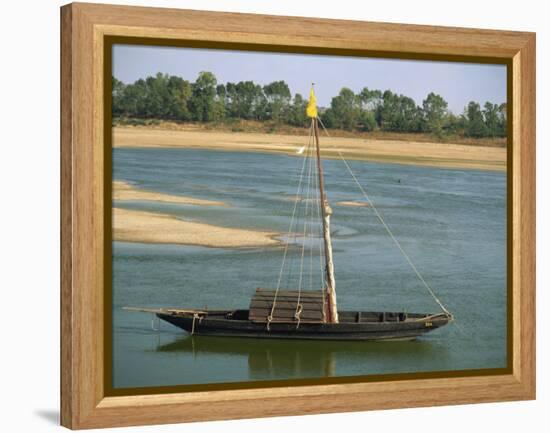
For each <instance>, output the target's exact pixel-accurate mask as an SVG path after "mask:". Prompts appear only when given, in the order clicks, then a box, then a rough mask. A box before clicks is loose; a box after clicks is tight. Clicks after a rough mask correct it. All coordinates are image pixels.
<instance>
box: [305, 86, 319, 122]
mask: <svg viewBox="0 0 550 433" xmlns="http://www.w3.org/2000/svg"><path fill="white" fill-rule="evenodd" d="M306 113H307V116H308V117H312V118H315V117H317V98H316V97H315V92H313V86H311V90H310V91H309V102H308V103H307V109H306Z"/></svg>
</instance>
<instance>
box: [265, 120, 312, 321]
mask: <svg viewBox="0 0 550 433" xmlns="http://www.w3.org/2000/svg"><path fill="white" fill-rule="evenodd" d="M312 136H313V121H312V122H311V128H310V135H309V142H308V144H307V151H308V152H309V148H310V146H311V142H312V139H311V138H312ZM306 161H307V152H306V157H305V158H304V162H303V164H302V169H301V170H300V179H299V182H298V188H297V190H296V200H295V201H294V209H293V210H292V217H291V218H290V225H289V228H288V235H287V240H286V243H285V249H284V253H283V262H282V264H281V270H280V271H279V278H278V280H277V288H276V289H275V295H274V296H273V305H272V306H271V312H270V314H269V315H268V316H267V330H268V331H269V325H270V323H271V322H272V321H273V312H274V311H275V306H276V304H277V295H278V294H279V289H280V287H281V279H282V278H283V270H284V266H285V261H286V256H287V253H288V245H289V243H290V242H289V238H290V236H291V233H292V227H293V226H294V217H295V215H296V208H297V207H298V201H299V200H298V197H299V195H300V191H301V188H302V180H303V177H304V169H305V166H306Z"/></svg>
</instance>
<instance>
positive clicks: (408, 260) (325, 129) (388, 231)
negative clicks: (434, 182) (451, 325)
mask: <svg viewBox="0 0 550 433" xmlns="http://www.w3.org/2000/svg"><path fill="white" fill-rule="evenodd" d="M317 119H318V121H319V123H320V124H321V126H322V127H323V130H324V131H325V134H326V135H327V137H330V134H329V133H328V131H327V128H325V125H324V124H323V121H322V120H321V119H320V118H319V117H317ZM333 149H335V150H336V152H337V153H338V156H339V157H340V159H341V160H342V161H343V163H344V164H345V166H346V168H347V170H348V171H349V173H350V175H351V177H352V178H353V180H354V181H355V183H356V184H357V186H358V187H359V189H360V190H361V193H362V194H363V196H364V197H365V199H366V200H367V202H368V203H370V207H371V208H372V210H373V211H374V213H375V214H376V216H377V218H378V219H379V220H380V222H381V223H382V225H383V226H384V228H385V229H386V232H387V233H388V235H389V236H390V238H391V239H392V240H393V242H394V243H395V245H396V246H397V248H398V249H399V251H400V252H401V254H402V255H403V257H404V258H405V260H406V261H407V263H408V264H409V266H410V267H411V269H412V270H413V271H414V273H415V274H416V276H417V277H418V279H419V280H420V281H421V282H422V284H423V285H424V287H426V289H427V290H428V292H429V294H430V295H431V296H432V298H433V299H434V301H435V302H436V303H437V305H439V307H440V308H441V309H442V310H443V312H444V313H446V314H448V315H449V316H451V317H452V314H451V312H450V311H449V310H447V308H445V306H444V305H443V303H442V302H441V301H440V300H439V298H438V297H437V296H436V294H435V292H434V290H433V289H432V288H431V287H430V285H429V284H428V283H427V282H426V280H425V279H424V277H422V275H421V274H420V272H419V271H418V269H417V268H416V266H415V264H414V263H413V262H412V260H411V258H410V257H409V255H408V254H407V253H406V252H405V250H404V249H403V247H402V246H401V244H400V243H399V241H398V240H397V238H396V237H395V236H394V234H393V232H392V231H391V229H390V228H389V226H388V225H387V224H386V222H385V221H384V218H382V215H380V213H379V212H378V209H376V206H375V205H374V203H373V202H372V200H371V199H370V197H369V195H368V194H367V191H366V190H365V188H363V186H362V185H361V183H359V180H358V179H357V177H356V176H355V174H354V173H353V171H352V170H351V167H350V166H349V164H348V162H347V161H346V159H345V158H344V155H342V152H341V151H340V149H339V148H333Z"/></svg>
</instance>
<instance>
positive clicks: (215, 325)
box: [125, 86, 453, 340]
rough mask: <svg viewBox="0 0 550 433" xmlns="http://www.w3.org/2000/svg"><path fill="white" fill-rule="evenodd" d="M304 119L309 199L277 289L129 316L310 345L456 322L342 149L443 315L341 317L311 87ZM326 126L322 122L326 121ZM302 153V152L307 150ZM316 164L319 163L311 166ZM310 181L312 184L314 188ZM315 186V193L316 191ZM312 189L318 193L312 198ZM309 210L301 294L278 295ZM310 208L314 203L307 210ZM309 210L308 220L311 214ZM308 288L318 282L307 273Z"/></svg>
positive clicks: (410, 334) (399, 336) (414, 333)
mask: <svg viewBox="0 0 550 433" xmlns="http://www.w3.org/2000/svg"><path fill="white" fill-rule="evenodd" d="M307 115H308V117H310V118H311V127H310V140H309V143H308V145H307V147H306V149H307V150H305V149H304V148H302V149H300V152H298V153H299V154H300V155H302V154H303V155H304V164H303V166H302V173H301V175H300V184H299V187H298V192H300V191H301V185H302V181H303V177H304V176H303V174H304V168H305V166H306V159H307V158H310V165H309V168H308V190H307V194H306V197H305V200H301V199H296V201H295V204H294V211H293V215H292V219H291V223H290V228H289V233H288V235H289V236H288V239H287V241H286V245H285V248H284V253H283V264H282V266H281V271H280V274H279V279H278V282H277V287H276V288H275V289H263V288H258V289H256V292H255V293H254V295H253V296H252V298H251V301H250V305H249V308H248V309H236V310H207V309H203V310H199V309H178V308H161V309H149V308H131V307H125V308H126V309H128V310H134V311H142V312H149V313H153V314H155V315H156V316H157V317H158V318H160V319H162V320H163V321H166V322H168V323H170V324H172V325H174V326H177V327H179V328H181V329H183V330H185V331H187V332H189V333H191V334H195V335H212V336H219V337H254V338H282V339H313V340H410V339H415V338H417V337H419V336H421V335H423V334H425V333H427V332H430V331H433V330H435V329H438V328H440V327H442V326H444V325H446V324H447V323H449V322H451V321H452V320H453V316H452V314H451V313H450V312H449V311H448V310H447V309H446V308H445V306H444V305H443V304H442V303H441V302H440V301H439V299H438V298H437V297H436V295H435V293H434V291H433V290H432V289H431V287H430V286H429V285H428V284H427V282H426V281H425V280H424V278H422V276H421V275H420V272H419V271H418V270H417V268H416V267H415V266H414V264H413V262H412V260H411V259H410V258H409V257H408V256H407V254H406V253H405V251H404V250H403V248H402V247H401V245H400V244H399V242H398V240H397V239H396V238H395V236H394V235H393V233H392V232H391V230H390V228H389V227H388V225H387V224H386V223H385V222H384V220H383V218H382V216H381V215H380V213H379V212H378V211H377V209H376V207H375V206H374V204H373V203H372V201H371V200H370V198H369V197H368V195H367V193H366V191H365V189H364V188H363V187H362V186H361V185H360V184H359V182H358V180H357V178H356V176H355V175H354V174H353V172H352V171H351V168H350V166H349V164H348V163H347V162H346V160H345V159H344V158H343V156H342V154H341V153H340V152H339V151H338V153H339V156H340V157H341V159H342V160H343V161H344V163H345V165H346V167H347V169H348V170H349V172H350V174H351V176H352V178H353V179H354V180H355V182H356V183H357V185H358V186H359V188H360V190H361V192H362V193H363V195H364V197H365V199H366V200H367V203H368V204H369V208H372V209H373V211H374V212H375V214H376V216H377V217H378V218H379V220H380V222H381V223H382V224H383V226H384V228H385V229H386V230H387V232H388V234H389V235H390V237H391V239H392V240H393V241H394V242H395V244H396V246H397V247H398V249H399V250H400V252H401V253H402V254H403V255H404V257H405V258H406V259H407V262H408V263H409V265H410V266H411V268H412V269H413V271H414V272H415V274H416V276H417V277H418V278H419V280H420V281H421V282H422V283H423V284H424V286H425V287H426V288H427V290H428V291H429V293H430V295H431V296H432V297H433V298H434V300H435V301H436V303H437V304H438V305H439V307H440V308H441V312H436V313H410V312H404V311H400V312H386V311H382V312H380V311H340V310H338V308H337V299H336V280H335V273H334V263H333V253H332V242H331V232H330V217H331V214H332V210H331V208H330V206H329V203H328V200H327V196H326V194H325V187H324V175H323V166H322V160H321V152H320V144H319V124H320V123H321V121H320V119H319V117H318V116H317V107H316V100H315V94H314V92H313V86H312V89H311V93H310V100H309V103H308V106H307ZM321 125H322V123H321ZM304 150H305V152H304ZM312 161H315V164H313V162H312ZM312 179H313V182H312ZM312 186H313V187H312ZM312 191H313V192H312ZM300 202H303V203H304V206H305V212H304V224H303V228H304V230H303V233H300V234H301V235H302V234H303V241H302V252H301V264H300V275H299V283H298V286H299V287H298V290H286V289H281V281H282V277H283V271H284V269H285V261H286V259H287V253H288V249H289V244H290V239H289V238H290V237H292V234H293V232H294V241H296V239H297V236H296V230H293V228H295V226H294V220H295V215H296V209H297V205H298V203H300ZM310 203H315V206H314V205H313V204H311V205H310ZM308 210H309V214H308ZM315 213H316V216H317V220H318V221H320V224H318V226H319V233H318V239H319V242H320V254H319V255H320V257H321V258H322V259H323V262H324V263H322V264H321V273H320V274H321V275H322V277H321V281H320V286H321V287H320V290H305V289H304V290H303V289H302V286H303V283H304V281H305V278H303V268H304V257H305V249H306V244H307V243H306V238H307V237H308V235H310V236H311V237H315V233H314V230H313V228H312V227H313V225H312V223H311V222H309V223H308V222H307V220H306V216H308V215H309V216H310V217H311V219H314V218H315ZM313 247H314V246H310V258H311V260H310V264H312V257H313V253H312V251H313ZM309 280H310V285H311V282H312V281H313V280H312V278H311V275H310V278H309Z"/></svg>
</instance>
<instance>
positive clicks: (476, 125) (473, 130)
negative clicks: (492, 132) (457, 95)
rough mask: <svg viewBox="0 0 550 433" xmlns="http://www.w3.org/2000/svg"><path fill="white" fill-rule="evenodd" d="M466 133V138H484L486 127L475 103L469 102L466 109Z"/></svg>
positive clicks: (479, 109)
mask: <svg viewBox="0 0 550 433" xmlns="http://www.w3.org/2000/svg"><path fill="white" fill-rule="evenodd" d="M465 118H466V131H465V135H467V136H468V137H486V136H487V126H486V125H485V121H484V119H483V114H482V112H481V108H480V106H479V104H478V103H477V102H474V101H470V102H469V103H468V106H467V107H466V112H465Z"/></svg>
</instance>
